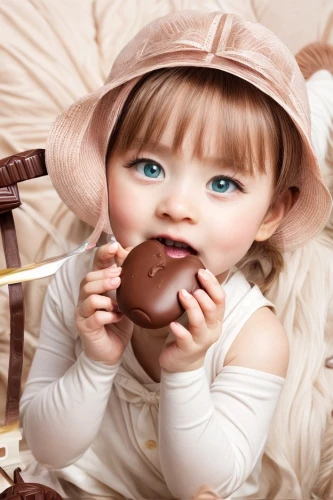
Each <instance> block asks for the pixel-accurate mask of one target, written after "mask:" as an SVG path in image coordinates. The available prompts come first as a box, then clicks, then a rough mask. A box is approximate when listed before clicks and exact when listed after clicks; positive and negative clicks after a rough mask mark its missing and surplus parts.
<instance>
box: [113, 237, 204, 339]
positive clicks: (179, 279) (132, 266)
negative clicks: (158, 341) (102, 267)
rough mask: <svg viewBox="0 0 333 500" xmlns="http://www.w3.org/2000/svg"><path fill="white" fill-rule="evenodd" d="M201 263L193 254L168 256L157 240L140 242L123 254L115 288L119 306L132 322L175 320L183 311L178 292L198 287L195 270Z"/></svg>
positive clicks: (158, 323) (160, 323)
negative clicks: (176, 256) (120, 270)
mask: <svg viewBox="0 0 333 500" xmlns="http://www.w3.org/2000/svg"><path fill="white" fill-rule="evenodd" d="M202 268H204V265H203V264H202V262H201V261H200V259H199V258H198V257H196V256H195V255H188V256H185V257H181V258H172V257H169V255H167V253H166V247H165V246H164V245H163V244H162V243H160V242H159V241H157V240H147V241H145V242H143V243H140V245H138V246H137V247H135V248H133V250H132V251H131V252H130V253H129V254H128V256H127V257H126V259H125V261H124V263H123V266H122V272H121V275H120V277H121V284H120V286H119V288H118V289H117V303H118V307H119V310H120V311H121V312H122V313H123V314H125V316H127V317H128V318H129V319H130V320H131V321H133V323H135V324H136V325H138V326H141V327H143V328H149V329H156V328H162V327H164V326H167V325H169V324H170V323H171V322H172V321H176V320H177V319H178V318H180V316H182V314H183V312H184V308H183V307H182V305H181V304H180V301H179V299H178V292H179V291H180V290H181V289H182V288H184V289H185V290H187V291H188V292H189V293H193V292H194V291H195V290H197V289H198V288H201V285H200V282H199V281H198V279H197V272H198V270H199V269H202Z"/></svg>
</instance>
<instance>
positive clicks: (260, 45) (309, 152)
mask: <svg viewBox="0 0 333 500" xmlns="http://www.w3.org/2000/svg"><path fill="white" fill-rule="evenodd" d="M177 66H198V67H208V68H216V69H217V70H222V71H226V72H228V73H232V74H233V75H236V76H238V77H240V78H242V79H244V80H246V81H248V82H250V83H251V84H253V85H254V86H255V87H257V88H258V89H260V90H261V91H262V92H264V93H265V94H268V95H269V96H270V97H271V98H272V99H274V100H275V101H276V102H277V103H278V104H280V105H281V107H282V108H283V109H285V111H286V112H287V113H288V114H289V116H290V117H291V119H292V120H293V122H294V124H295V126H296V127H297V129H298V131H299V133H300V136H301V138H302V141H303V159H302V168H301V175H300V178H299V180H298V186H297V187H298V188H299V190H300V195H299V197H298V199H297V201H296V202H295V204H294V206H293V207H292V209H291V211H290V212H289V214H288V215H287V217H286V218H285V219H284V221H283V223H282V224H281V226H280V227H279V228H278V230H277V231H276V232H275V233H274V235H273V236H272V238H271V240H272V242H274V243H275V244H276V245H277V247H278V248H279V249H280V250H292V249H294V248H296V247H298V246H301V245H302V244H304V243H305V242H306V241H308V240H309V239H310V238H312V237H314V236H315V235H316V234H318V233H319V232H320V231H321V230H322V229H323V227H324V226H325V223H326V221H327V219H328V217H329V215H330V211H331V206H332V200H331V197H330V194H329V192H328V190H327V188H326V187H325V185H324V182H323V179H322V176H321V172H320V168H319V165H318V162H317V159H316V156H315V154H314V151H313V148H312V145H311V140H310V133H311V131H310V111H309V104H308V98H307V92H306V86H305V82H304V78H303V76H302V74H301V71H300V69H299V67H298V66H297V63H296V61H295V59H294V57H293V55H292V54H291V53H290V51H289V50H288V49H287V48H286V47H285V46H284V45H283V43H282V42H281V41H280V40H279V39H278V38H277V37H276V36H275V35H274V34H273V33H272V32H271V31H270V30H268V29H267V28H265V27H263V26H262V25H260V24H258V23H252V22H248V21H245V20H243V19H241V18H240V17H238V16H236V15H234V14H224V13H221V12H210V13H206V12H199V11H179V12H175V13H173V14H169V15H167V16H164V17H161V18H158V19H156V20H155V21H153V22H152V23H150V24H148V25H147V26H145V27H144V28H143V29H142V30H141V31H140V32H139V33H138V34H137V35H136V36H135V38H133V40H132V41H131V42H130V43H129V44H128V45H126V47H125V48H124V49H123V50H122V51H121V53H120V54H119V56H118V58H117V59H116V61H115V63H114V65H113V67H112V70H111V73H110V75H109V77H108V79H107V81H106V83H105V85H104V86H103V87H101V88H100V89H98V90H96V91H95V92H93V93H91V94H89V95H87V96H85V97H83V98H82V99H80V100H79V101H77V102H76V103H74V104H73V105H72V106H71V107H70V108H68V109H67V110H65V111H64V112H63V113H62V114H61V115H60V116H59V117H58V118H57V120H56V121H55V123H54V125H53V127H52V128H51V131H50V135H49V138H48V142H47V146H46V165H47V170H48V173H49V175H50V177H51V180H52V182H53V185H54V187H55V189H56V190H57V192H58V194H59V195H60V197H61V198H62V200H63V201H64V202H65V204H66V205H67V206H68V207H69V208H70V209H71V210H72V211H73V212H74V213H75V214H76V215H77V216H78V217H79V218H80V219H82V220H83V221H85V222H86V223H88V224H89V225H91V226H93V227H95V231H94V237H93V239H94V242H96V240H97V238H98V236H99V234H100V233H101V231H103V230H104V231H105V232H108V233H111V228H110V224H109V219H108V202H107V185H106V176H105V157H106V151H107V147H108V141H109V138H110V135H111V133H112V130H113V128H114V125H115V123H116V120H117V118H118V116H119V114H120V112H121V110H122V107H123V105H124V103H125V101H126V98H127V97H128V95H129V93H130V91H131V90H132V88H133V87H134V85H135V84H136V83H137V82H138V81H139V79H140V78H141V77H142V76H143V75H145V74H146V73H148V72H150V71H153V70H156V69H159V68H166V67H177ZM273 240H274V241H273Z"/></svg>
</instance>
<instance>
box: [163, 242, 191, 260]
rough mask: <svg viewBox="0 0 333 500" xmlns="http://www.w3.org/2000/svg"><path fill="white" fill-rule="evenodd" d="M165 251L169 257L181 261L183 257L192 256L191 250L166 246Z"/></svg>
mask: <svg viewBox="0 0 333 500" xmlns="http://www.w3.org/2000/svg"><path fill="white" fill-rule="evenodd" d="M165 251H166V254H167V255H168V256H169V257H173V258H174V259H180V258H182V257H187V255H191V252H190V250H189V248H179V247H171V246H168V245H165Z"/></svg>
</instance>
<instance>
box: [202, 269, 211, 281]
mask: <svg viewBox="0 0 333 500" xmlns="http://www.w3.org/2000/svg"><path fill="white" fill-rule="evenodd" d="M199 275H200V277H201V278H202V279H203V280H209V278H210V277H211V274H209V272H207V269H200V271H199Z"/></svg>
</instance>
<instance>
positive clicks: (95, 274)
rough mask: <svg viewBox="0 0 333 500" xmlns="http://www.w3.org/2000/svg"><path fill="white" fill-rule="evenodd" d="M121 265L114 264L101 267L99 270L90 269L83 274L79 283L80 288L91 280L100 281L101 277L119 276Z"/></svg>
mask: <svg viewBox="0 0 333 500" xmlns="http://www.w3.org/2000/svg"><path fill="white" fill-rule="evenodd" d="M120 273H121V267H117V266H116V264H114V265H112V266H111V267H108V268H107V269H103V270H100V271H90V272H89V273H87V274H86V275H85V277H84V278H83V280H82V281H81V283H80V289H81V288H83V287H84V286H85V285H86V284H87V283H92V282H93V281H101V280H103V279H112V278H117V277H118V276H120Z"/></svg>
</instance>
